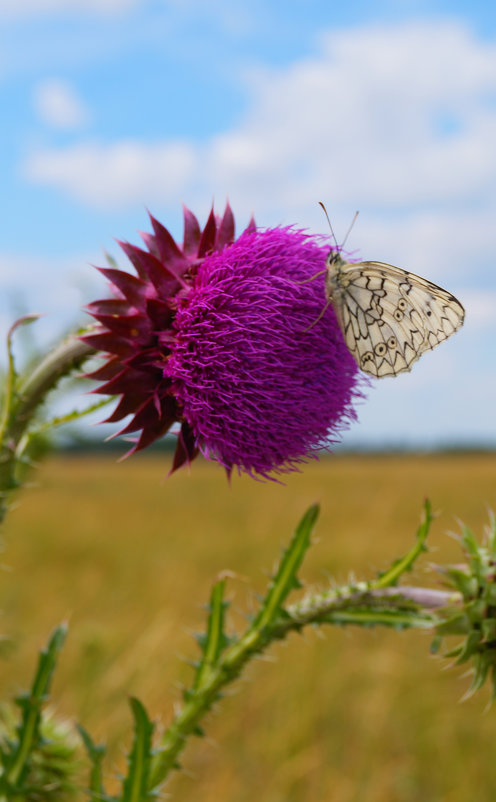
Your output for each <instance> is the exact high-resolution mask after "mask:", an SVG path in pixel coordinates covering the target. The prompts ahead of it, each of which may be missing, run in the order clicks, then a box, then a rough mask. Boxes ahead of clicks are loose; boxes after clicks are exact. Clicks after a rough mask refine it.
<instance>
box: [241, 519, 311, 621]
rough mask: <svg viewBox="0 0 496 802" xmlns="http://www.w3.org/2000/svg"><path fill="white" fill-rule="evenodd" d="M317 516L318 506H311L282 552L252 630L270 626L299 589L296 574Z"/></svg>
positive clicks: (308, 543)
mask: <svg viewBox="0 0 496 802" xmlns="http://www.w3.org/2000/svg"><path fill="white" fill-rule="evenodd" d="M318 515H319V506H318V504H313V505H312V506H311V507H309V509H308V510H307V511H306V513H305V514H304V516H303V518H302V519H301V521H300V523H299V524H298V526H297V527H296V531H295V533H294V535H293V538H292V540H291V543H290V544H289V546H288V548H287V549H286V550H285V551H284V552H283V556H282V559H281V562H280V563H279V567H278V569H277V571H276V574H275V576H274V578H273V580H272V582H271V585H270V587H269V591H268V593H267V596H266V598H265V600H264V602H263V606H262V609H261V610H260V612H259V613H258V615H257V616H256V617H255V620H254V622H253V625H252V629H263V628H264V627H266V626H268V625H269V624H271V623H272V622H273V621H274V619H275V618H276V616H277V615H278V614H279V612H280V610H281V607H282V605H283V603H284V601H285V599H286V597H287V596H288V594H289V593H290V591H291V590H293V589H294V588H296V587H299V582H298V578H297V572H298V570H299V568H300V565H301V563H302V562H303V558H304V556H305V553H306V551H307V549H308V547H309V546H310V536H311V534H312V531H313V528H314V526H315V523H316V521H317V518H318Z"/></svg>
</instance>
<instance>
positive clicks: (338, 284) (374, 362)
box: [326, 252, 465, 378]
mask: <svg viewBox="0 0 496 802" xmlns="http://www.w3.org/2000/svg"><path fill="white" fill-rule="evenodd" d="M326 266H327V278H326V286H327V293H328V296H329V300H330V301H331V303H332V304H333V306H334V309H335V311H336V315H337V318H338V321H339V324H340V326H341V329H342V331H343V334H344V337H345V340H346V345H347V346H348V348H349V350H350V351H351V353H352V354H353V356H354V357H355V359H356V361H357V363H358V365H359V367H360V368H361V369H362V370H363V371H365V372H366V373H370V374H371V375H372V376H376V377H377V378H382V377H384V376H397V375H398V373H403V372H404V371H409V370H411V368H412V365H413V363H414V362H416V361H417V359H419V358H420V357H421V356H422V354H423V353H425V351H428V350H431V349H432V348H435V347H436V345H438V344H439V343H441V342H443V340H446V339H447V338H448V337H450V336H451V335H452V334H454V333H455V331H457V330H458V329H459V328H460V326H461V325H462V324H463V320H464V317H465V310H464V309H463V306H462V305H461V303H460V302H459V301H458V300H457V299H456V298H455V297H454V295H451V293H449V292H447V291H446V290H443V289H442V288H441V287H438V286H437V285H436V284H433V283H432V282H430V281H427V280H426V279H424V278H421V277H420V276H416V275H415V274H414V273H408V272H407V271H406V270H402V269H401V268H399V267H394V266H393V265H388V264H385V263H383V262H358V263H356V264H351V263H345V262H344V260H343V259H342V258H341V256H340V255H339V253H334V252H331V254H330V255H329V258H328V259H327V263H326Z"/></svg>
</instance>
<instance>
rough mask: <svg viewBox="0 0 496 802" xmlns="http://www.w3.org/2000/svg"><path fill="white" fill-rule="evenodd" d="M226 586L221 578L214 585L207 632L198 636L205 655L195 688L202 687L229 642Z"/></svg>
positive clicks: (196, 678) (197, 674)
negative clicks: (227, 635) (226, 615)
mask: <svg viewBox="0 0 496 802" xmlns="http://www.w3.org/2000/svg"><path fill="white" fill-rule="evenodd" d="M225 586H226V580H225V579H221V580H219V582H216V583H215V585H214V586H213V588H212V593H211V595H210V605H209V609H210V613H209V616H208V624H207V632H206V634H205V635H204V636H203V637H202V638H197V640H198V642H199V643H200V646H201V648H202V651H203V657H202V660H201V662H200V665H199V668H198V671H197V673H196V677H195V684H194V688H195V690H198V689H199V688H201V687H202V685H203V684H204V682H205V680H206V679H207V677H208V674H209V672H210V670H211V669H212V668H214V667H215V666H216V665H217V662H218V659H219V657H220V654H221V652H222V650H223V649H224V648H225V646H226V645H227V644H228V639H227V637H226V635H225V633H224V618H225V610H226V603H225V601H224V591H225Z"/></svg>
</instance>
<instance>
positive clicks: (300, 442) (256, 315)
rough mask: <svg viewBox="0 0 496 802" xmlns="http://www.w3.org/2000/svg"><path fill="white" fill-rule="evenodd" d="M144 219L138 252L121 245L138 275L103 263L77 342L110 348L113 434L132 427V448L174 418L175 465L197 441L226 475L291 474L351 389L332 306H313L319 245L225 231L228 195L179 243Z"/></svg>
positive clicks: (298, 236) (319, 286) (343, 412)
mask: <svg viewBox="0 0 496 802" xmlns="http://www.w3.org/2000/svg"><path fill="white" fill-rule="evenodd" d="M151 224H152V227H153V234H143V235H142V236H143V240H144V243H145V246H146V250H142V249H140V248H138V247H136V246H134V245H131V244H129V243H119V244H120V246H121V247H122V249H123V251H124V253H125V254H126V256H127V257H128V258H129V260H130V261H131V263H132V265H133V267H134V268H135V270H136V273H137V276H133V275H131V274H129V273H126V272H124V271H122V270H118V269H114V268H101V272H102V273H103V275H104V276H105V277H106V278H107V279H108V281H109V282H110V284H111V285H112V288H113V291H114V295H115V297H114V298H113V299H106V300H101V301H96V302H94V303H92V304H91V305H90V306H89V307H88V311H89V312H90V314H91V315H93V317H94V318H95V319H96V320H97V321H98V322H99V324H100V326H99V328H98V329H97V330H96V331H95V332H94V333H91V334H89V335H86V336H85V337H84V339H85V340H86V342H88V343H89V344H91V345H92V346H93V347H95V348H96V349H97V350H99V351H101V352H106V353H107V354H108V359H107V361H106V363H105V364H104V365H103V366H102V367H101V368H100V369H98V370H96V371H95V372H94V373H92V374H91V375H92V377H93V378H95V379H99V380H104V384H102V385H101V386H100V387H99V388H98V389H97V390H96V391H95V392H98V393H104V394H111V395H120V396H121V398H120V401H119V403H118V405H117V407H116V409H115V410H114V412H113V413H112V415H110V417H109V418H108V419H107V421H111V422H113V421H120V420H122V419H123V418H125V417H127V416H129V415H131V420H130V422H129V423H128V424H127V425H126V426H125V427H124V428H123V429H122V430H121V431H120V432H119V434H129V433H132V432H140V434H139V436H138V437H137V438H136V439H135V443H134V446H133V448H132V449H131V451H130V452H129V453H132V452H134V451H138V450H141V449H143V448H146V447H147V446H148V445H150V443H152V442H154V441H155V440H157V439H158V438H160V437H162V436H163V435H164V434H165V433H166V432H167V431H168V430H169V429H170V428H171V426H172V425H173V424H174V423H179V424H180V431H179V434H178V441H177V447H176V452H175V456H174V461H173V466H172V470H175V469H176V468H178V467H179V466H180V465H182V464H183V463H185V462H190V461H191V460H192V459H193V458H194V457H195V456H196V455H197V453H198V452H199V451H201V452H202V453H203V454H204V455H205V456H206V457H207V458H213V459H216V460H218V461H219V462H220V463H221V464H222V465H223V466H224V467H225V468H226V469H227V471H228V472H230V471H231V470H232V469H233V468H236V469H237V470H238V471H240V472H242V471H245V472H247V473H249V474H251V475H255V474H258V475H260V476H263V477H266V478H270V475H271V474H274V473H278V472H283V471H291V470H297V469H298V464H299V463H300V462H302V461H303V460H305V458H306V457H309V456H315V454H316V452H317V451H318V450H319V449H321V448H322V447H323V446H325V445H328V444H329V442H330V440H333V439H334V440H335V439H336V436H337V434H338V432H339V431H340V430H341V429H342V427H343V426H344V425H346V423H347V422H349V421H350V420H352V419H354V417H355V413H354V411H353V401H354V399H355V398H356V397H357V396H359V395H360V391H359V387H358V368H357V365H356V363H355V360H354V359H353V357H352V356H351V354H350V353H349V351H348V349H347V347H346V345H345V342H344V340H343V337H342V334H341V331H340V329H339V325H338V323H337V320H336V317H335V314H334V311H333V309H332V306H329V307H328V308H327V309H326V310H325V312H324V314H322V310H323V308H324V306H325V293H324V279H323V276H322V275H319V276H316V277H315V274H317V273H319V272H320V271H322V270H323V267H324V261H325V257H326V255H327V248H325V247H323V246H322V245H321V244H320V241H319V240H317V239H316V238H314V237H311V236H309V235H308V234H307V233H305V232H304V231H300V230H297V229H294V228H291V227H279V228H273V229H268V230H262V231H261V230H257V229H256V227H255V224H254V222H253V221H251V223H250V224H249V226H248V228H247V229H246V230H245V231H244V232H243V233H242V234H241V236H240V237H239V238H238V239H237V240H235V236H234V218H233V215H232V212H231V209H230V207H229V205H227V206H226V210H225V212H224V215H223V217H222V218H221V219H220V218H217V217H216V216H215V215H214V213H213V210H212V212H211V213H210V216H209V218H208V220H207V223H206V225H205V228H204V229H203V231H202V230H201V229H200V226H199V224H198V221H197V219H196V217H195V216H194V215H193V214H192V213H191V212H190V211H189V210H188V209H185V210H184V242H183V245H182V247H179V245H177V244H176V242H175V241H174V240H173V238H172V236H171V235H170V233H169V232H168V231H167V229H165V228H164V227H163V226H162V225H161V224H160V223H159V222H158V221H157V220H155V219H154V218H153V217H151ZM314 277H315V279H314V280H312V279H313V278H314ZM302 282H303V283H302ZM320 315H321V317H320V319H319V316H320Z"/></svg>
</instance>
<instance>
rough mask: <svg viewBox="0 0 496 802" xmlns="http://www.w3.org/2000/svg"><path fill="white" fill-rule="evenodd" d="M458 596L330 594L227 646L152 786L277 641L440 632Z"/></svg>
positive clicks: (403, 590)
mask: <svg viewBox="0 0 496 802" xmlns="http://www.w3.org/2000/svg"><path fill="white" fill-rule="evenodd" d="M460 600H461V596H460V594H458V593H454V592H452V591H450V592H444V591H440V590H430V589H428V588H416V587H398V588H383V589H370V588H369V587H367V588H366V589H364V590H363V591H360V590H357V589H356V586H355V587H353V588H351V589H341V590H336V591H331V592H329V593H327V594H320V595H317V596H311V597H310V596H309V597H307V598H306V599H304V600H303V601H301V602H298V603H297V604H294V605H291V606H289V607H287V608H286V610H285V615H283V616H280V617H279V618H278V619H277V620H276V621H275V622H274V624H272V625H270V626H268V627H260V628H257V629H254V628H253V627H250V628H249V629H248V631H247V632H246V633H245V635H244V636H242V637H241V638H240V639H239V640H238V641H237V642H236V643H234V644H232V646H230V647H228V648H227V649H226V650H225V651H224V653H223V654H222V655H221V657H220V658H219V661H218V663H217V665H216V666H215V667H211V669H210V672H209V676H208V681H206V682H204V683H203V684H202V686H201V687H200V688H196V689H193V690H191V691H188V692H187V693H186V695H185V698H186V702H185V704H184V705H183V707H182V708H181V709H179V710H178V712H177V713H176V715H175V716H174V719H173V721H172V723H171V725H170V727H169V728H168V730H167V731H166V733H165V735H164V736H163V739H162V742H161V744H160V747H159V751H158V752H157V754H156V755H155V756H154V758H153V759H152V769H151V777H150V788H156V787H158V786H160V785H161V784H162V783H163V781H164V780H165V779H166V777H167V775H168V774H169V773H170V772H171V770H172V769H174V768H177V767H178V757H179V755H180V753H181V752H182V750H183V749H184V747H185V746H186V743H187V739H188V737H189V736H190V735H192V734H194V733H195V732H198V731H199V727H200V721H201V720H202V718H203V716H204V715H205V714H206V713H207V712H208V710H209V709H210V708H211V707H212V705H213V704H214V702H215V701H217V700H218V699H219V697H220V696H221V691H222V690H223V688H224V687H225V686H227V685H228V684H229V683H230V682H232V681H233V680H234V679H236V678H237V677H238V676H239V674H240V673H241V671H242V669H243V667H244V666H245V664H246V663H247V662H248V661H249V660H250V659H251V658H252V657H253V656H254V655H255V654H259V653H261V652H262V651H264V650H265V649H266V648H267V647H268V646H270V644H271V643H272V642H273V641H275V640H280V639H282V638H285V637H286V636H287V635H288V634H289V632H291V631H295V630H296V631H298V630H300V629H301V628H302V627H303V626H306V625H308V624H316V623H317V624H322V623H330V624H343V623H347V624H357V625H362V626H363V625H385V626H394V627H404V628H406V627H408V628H420V629H435V627H436V626H437V625H438V624H439V623H440V620H441V619H440V617H439V616H438V615H437V614H436V612H435V610H437V609H439V608H442V607H446V606H448V605H453V604H458V603H459V602H460Z"/></svg>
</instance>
